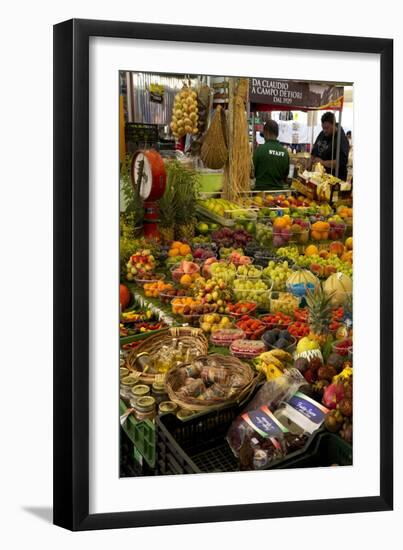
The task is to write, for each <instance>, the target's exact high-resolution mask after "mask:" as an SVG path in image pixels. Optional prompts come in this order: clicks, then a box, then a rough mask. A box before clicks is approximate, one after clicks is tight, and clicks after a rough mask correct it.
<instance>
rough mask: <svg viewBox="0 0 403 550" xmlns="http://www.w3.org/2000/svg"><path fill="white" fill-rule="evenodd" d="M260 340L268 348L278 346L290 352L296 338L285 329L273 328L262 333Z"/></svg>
mask: <svg viewBox="0 0 403 550" xmlns="http://www.w3.org/2000/svg"><path fill="white" fill-rule="evenodd" d="M262 341H263V342H264V343H265V345H266V347H267V348H268V349H273V348H278V349H283V350H285V351H288V352H289V353H290V352H291V351H292V349H293V348H294V347H295V342H296V339H295V338H294V336H292V335H291V334H290V333H289V331H288V330H287V329H279V328H273V329H271V330H266V331H265V332H264V333H263V335H262Z"/></svg>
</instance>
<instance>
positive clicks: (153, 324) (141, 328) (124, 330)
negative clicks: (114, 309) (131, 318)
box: [119, 321, 166, 338]
mask: <svg viewBox="0 0 403 550" xmlns="http://www.w3.org/2000/svg"><path fill="white" fill-rule="evenodd" d="M165 327H166V324H165V323H164V322H163V321H138V322H135V323H133V324H129V323H128V322H126V323H125V324H123V323H121V324H120V330H119V335H120V338H125V337H127V336H134V335H136V334H141V333H145V332H153V331H155V330H161V329H163V328H165Z"/></svg>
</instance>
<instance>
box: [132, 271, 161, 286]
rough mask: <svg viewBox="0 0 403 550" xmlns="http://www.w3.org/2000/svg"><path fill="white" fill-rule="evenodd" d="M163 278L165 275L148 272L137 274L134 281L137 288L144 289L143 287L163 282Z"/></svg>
mask: <svg viewBox="0 0 403 550" xmlns="http://www.w3.org/2000/svg"><path fill="white" fill-rule="evenodd" d="M165 277H166V275H165V273H151V271H149V272H148V273H139V274H138V275H137V276H136V277H135V279H134V281H135V283H136V284H137V285H138V286H140V287H143V288H144V286H145V285H151V284H153V283H158V282H159V281H163V280H164V279H165Z"/></svg>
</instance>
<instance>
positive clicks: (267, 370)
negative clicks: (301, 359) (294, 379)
mask: <svg viewBox="0 0 403 550" xmlns="http://www.w3.org/2000/svg"><path fill="white" fill-rule="evenodd" d="M292 363H293V359H292V355H291V354H290V353H288V352H287V351H285V350H282V349H280V348H274V349H271V350H270V351H264V352H263V353H261V354H260V355H258V356H257V357H256V358H255V359H254V360H253V364H254V366H255V368H256V370H257V371H258V372H262V373H264V374H265V376H266V380H267V381H270V380H274V379H275V378H278V377H279V376H282V375H283V374H284V371H285V369H288V368H289V367H291V366H292Z"/></svg>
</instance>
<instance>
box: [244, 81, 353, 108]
mask: <svg viewBox="0 0 403 550" xmlns="http://www.w3.org/2000/svg"><path fill="white" fill-rule="evenodd" d="M343 95H344V88H343V87H341V86H333V85H332V84H313V83H310V82H298V81H295V80H279V79H271V78H250V79H249V101H250V103H254V104H256V110H257V111H259V105H270V106H274V107H281V106H284V107H286V108H287V109H290V108H291V107H293V108H295V109H298V108H300V109H339V108H341V107H342V106H343Z"/></svg>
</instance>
